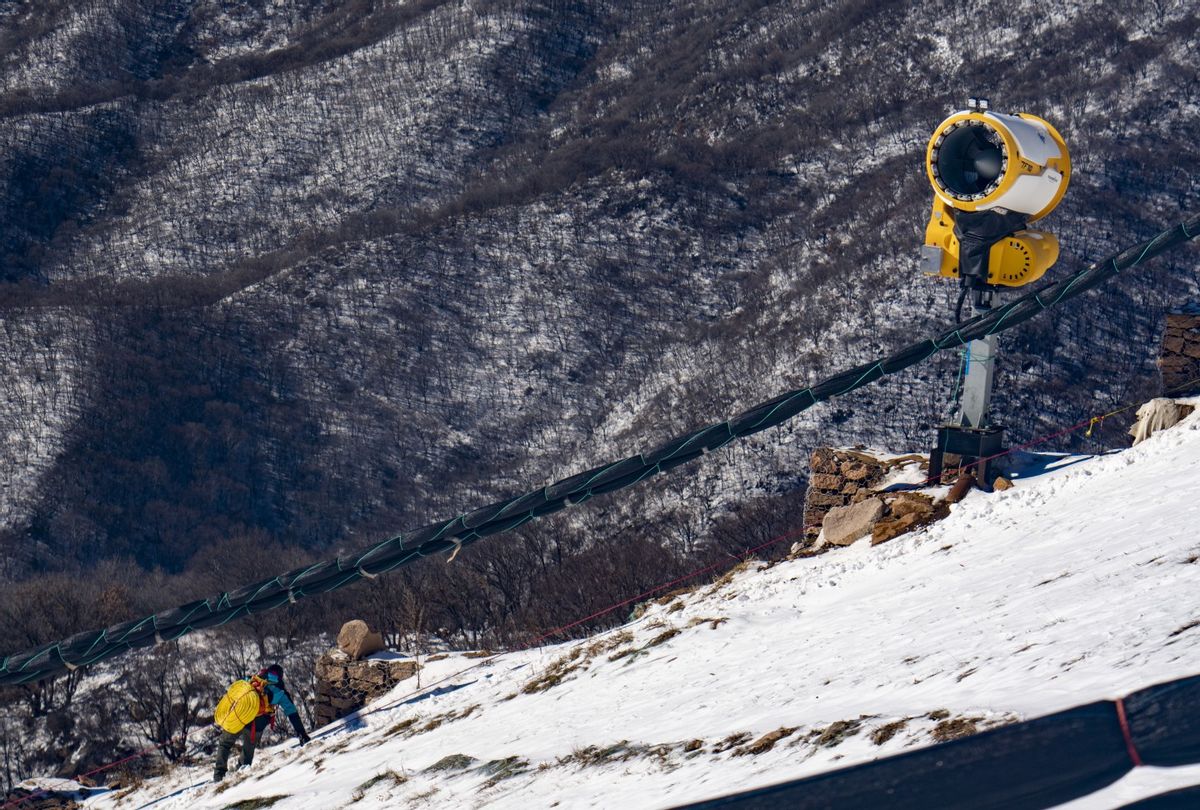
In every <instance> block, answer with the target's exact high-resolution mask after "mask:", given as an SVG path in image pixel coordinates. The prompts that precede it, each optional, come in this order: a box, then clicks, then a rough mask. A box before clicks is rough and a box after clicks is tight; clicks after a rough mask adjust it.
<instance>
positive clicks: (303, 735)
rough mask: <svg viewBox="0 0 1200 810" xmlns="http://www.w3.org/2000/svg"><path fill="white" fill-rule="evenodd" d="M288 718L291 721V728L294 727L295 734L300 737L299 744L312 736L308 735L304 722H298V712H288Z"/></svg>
mask: <svg viewBox="0 0 1200 810" xmlns="http://www.w3.org/2000/svg"><path fill="white" fill-rule="evenodd" d="M288 720H290V721H292V728H294V729H296V736H297V737H299V738H300V744H301V745H304V744H305V743H306V742H309V741H310V740H311V739H312V738H311V737H309V736H308V732H307V731H305V730H304V724H303V723H301V722H300V713H299V712H296V713H295V714H289V715H288Z"/></svg>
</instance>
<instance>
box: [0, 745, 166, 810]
mask: <svg viewBox="0 0 1200 810" xmlns="http://www.w3.org/2000/svg"><path fill="white" fill-rule="evenodd" d="M169 742H171V741H170V740H167V741H166V742H160V743H155V744H154V745H152V746H150V747H149V748H143V749H142V750H141V751H138V752H137V753H136V754H130V755H129V756H127V757H125V758H124V759H118V760H117V761H116V762H110V763H108V764H107V765H101V766H100V767H99V768H94V769H92V770H90V771H88V772H87V773H81V774H79V775H78V776H76V777H75V779H76V780H79V779H87V778H88V777H89V776H95V775H96V774H98V773H102V772H104V771H108V770H112V769H113V768H116V767H119V766H121V765H124V764H125V763H126V762H132V761H133V760H135V759H141V758H142V757H144V756H146V755H147V754H152V753H154V752H155V751H157V750H158V749H159V748H162V747H163V746H164V745H167V744H168V743H169ZM50 792H51V791H50V789H49V788H42V789H41V790H39V791H37V792H36V793H30V794H29V795H28V796H21V797H20V798H17V799H13V800H12V801H9V802H6V803H4V804H3V805H0V810H8V808H10V807H16V806H17V805H19V804H24V803H25V802H29V801H33V800H34V799H36V798H38V797H39V796H46V795H49V794H50Z"/></svg>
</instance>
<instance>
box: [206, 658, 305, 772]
mask: <svg viewBox="0 0 1200 810" xmlns="http://www.w3.org/2000/svg"><path fill="white" fill-rule="evenodd" d="M256 680H257V681H259V682H261V683H262V695H263V696H264V697H265V698H266V700H265V704H266V705H265V707H264V709H263V711H262V712H261V713H260V714H259V715H258V717H255V718H254V719H253V720H252V721H250V723H249V724H248V725H247V726H246V727H245V728H244V729H242V731H241V732H239V733H238V734H230V733H229V732H228V731H222V732H221V738H220V739H219V740H218V741H217V767H216V770H215V771H213V781H214V782H220V781H221V780H222V779H224V778H225V771H226V768H227V766H228V763H229V754H230V752H231V751H232V750H233V744H234V742H236V741H237V738H238V737H241V738H242V767H248V766H249V765H250V764H251V763H253V762H254V750H255V748H256V747H257V746H258V741H259V739H260V738H261V737H262V733H263V732H264V731H265V730H266V728H267V726H269V725H274V724H275V707H276V706H278V707H279V708H281V709H283V713H284V714H285V715H287V719H288V720H289V721H290V722H291V724H292V728H294V729H295V730H296V736H297V737H299V738H300V744H301V745H304V744H305V743H307V742H308V741H309V739H310V738H309V736H308V732H306V731H305V730H304V723H303V722H301V720H300V713H299V712H298V711H297V710H296V704H295V703H293V702H292V696H291V695H289V694H288V692H287V689H285V688H284V686H283V667H281V666H279V664H271V666H269V667H267V668H266V669H263V670H260V671H259V673H258V675H257V678H256ZM253 682H254V680H251V683H253Z"/></svg>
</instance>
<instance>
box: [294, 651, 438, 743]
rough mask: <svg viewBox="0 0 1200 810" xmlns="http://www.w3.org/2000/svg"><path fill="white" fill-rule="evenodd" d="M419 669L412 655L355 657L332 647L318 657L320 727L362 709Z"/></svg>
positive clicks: (317, 723) (317, 718) (318, 724)
mask: <svg viewBox="0 0 1200 810" xmlns="http://www.w3.org/2000/svg"><path fill="white" fill-rule="evenodd" d="M418 669H419V667H418V664H417V662H416V660H415V659H412V658H368V659H365V660H362V661H355V660H352V659H351V658H350V657H349V656H348V655H346V654H345V653H344V652H342V651H341V650H330V651H329V652H327V653H325V654H324V655H322V656H321V657H320V658H319V659H317V666H316V676H317V706H316V710H315V713H314V714H315V719H316V725H317V727H318V728H320V727H321V726H323V725H325V724H326V723H331V722H333V721H334V720H337V719H338V718H340V717H345V716H346V715H348V714H350V713H351V712H355V711H357V710H359V709H361V708H362V707H363V706H366V705H367V704H368V703H370V702H371V701H372V700H374V699H376V698H378V697H379V696H380V695H383V694H386V693H387V692H389V691H391V690H392V688H393V687H395V686H396V684H398V683H400V682H401V681H405V680H408V679H409V678H412V677H413V676H415V675H416V674H417V671H418Z"/></svg>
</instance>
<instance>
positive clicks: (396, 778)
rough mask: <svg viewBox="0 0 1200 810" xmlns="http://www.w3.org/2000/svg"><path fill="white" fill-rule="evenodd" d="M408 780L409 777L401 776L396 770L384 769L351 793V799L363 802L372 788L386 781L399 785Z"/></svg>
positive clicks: (394, 785)
mask: <svg viewBox="0 0 1200 810" xmlns="http://www.w3.org/2000/svg"><path fill="white" fill-rule="evenodd" d="M407 781H408V777H405V776H401V775H400V774H398V773H396V772H395V771H384V772H383V773H377V774H375V775H374V776H372V777H371V778H370V779H368V780H367V781H365V782H363V783H362V784H361V785H359V786H358V787H356V788H355V789H354V792H353V793H351V794H350V800H351V801H352V802H361V801H362V800H363V799H364V798H366V796H367V793H369V792H370V791H371V789H372V788H374V787H376V786H377V785H380V784H382V783H384V782H389V783H391V786H392V787H399V786H400V785H403V784H404V783H405V782H407Z"/></svg>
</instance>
